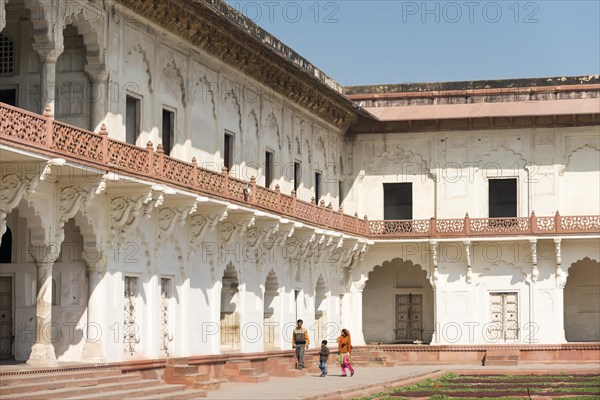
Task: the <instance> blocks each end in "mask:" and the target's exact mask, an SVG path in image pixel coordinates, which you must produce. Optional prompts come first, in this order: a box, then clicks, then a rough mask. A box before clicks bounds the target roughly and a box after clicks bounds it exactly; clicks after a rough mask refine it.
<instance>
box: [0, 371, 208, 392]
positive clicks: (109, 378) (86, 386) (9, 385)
mask: <svg viewBox="0 0 600 400" xmlns="http://www.w3.org/2000/svg"><path fill="white" fill-rule="evenodd" d="M203 397H206V391H205V390H188V389H187V388H186V386H185V385H167V384H165V383H163V382H161V381H160V380H158V379H143V378H142V376H141V375H140V373H130V374H122V373H121V371H120V370H110V369H104V370H103V369H94V370H91V369H88V370H81V371H64V370H62V371H61V370H57V371H52V372H44V373H31V374H23V375H3V376H0V398H1V399H2V400H19V399H23V400H25V399H27V400H30V399H31V400H36V399H40V400H41V399H70V398H76V399H81V400H88V399H89V400H93V399H96V400H100V399H102V400H105V399H118V400H123V399H127V398H136V399H182V400H187V399H199V398H203Z"/></svg>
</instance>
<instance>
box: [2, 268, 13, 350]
mask: <svg viewBox="0 0 600 400" xmlns="http://www.w3.org/2000/svg"><path fill="white" fill-rule="evenodd" d="M12 285H13V282H12V277H10V276H0V359H6V358H13V356H14V355H13V349H12V348H13V346H12V343H13V338H14V336H13V286H12Z"/></svg>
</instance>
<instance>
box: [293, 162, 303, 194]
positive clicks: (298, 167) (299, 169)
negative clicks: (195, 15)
mask: <svg viewBox="0 0 600 400" xmlns="http://www.w3.org/2000/svg"><path fill="white" fill-rule="evenodd" d="M300 179H302V166H301V165H300V163H299V162H295V163H294V190H295V191H296V193H298V188H299V187H300Z"/></svg>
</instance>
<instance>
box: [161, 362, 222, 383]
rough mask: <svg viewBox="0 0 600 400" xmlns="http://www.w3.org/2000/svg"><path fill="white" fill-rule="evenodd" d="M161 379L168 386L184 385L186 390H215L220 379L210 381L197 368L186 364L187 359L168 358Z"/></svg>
mask: <svg viewBox="0 0 600 400" xmlns="http://www.w3.org/2000/svg"><path fill="white" fill-rule="evenodd" d="M163 378H164V380H165V382H166V383H168V384H181V385H185V387H186V388H188V389H200V390H217V389H219V388H220V387H221V383H222V382H223V380H222V379H211V377H210V376H209V374H207V373H201V372H198V367H197V366H191V365H189V364H188V359H187V358H169V359H168V360H167V365H166V367H165V371H164V375H163Z"/></svg>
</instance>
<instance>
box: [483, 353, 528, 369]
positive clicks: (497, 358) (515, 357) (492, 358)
mask: <svg viewBox="0 0 600 400" xmlns="http://www.w3.org/2000/svg"><path fill="white" fill-rule="evenodd" d="M519 353H520V352H519V350H518V349H516V350H514V349H487V350H486V351H485V359H484V360H485V361H484V365H485V366H486V367H488V366H500V365H513V366H514V365H519Z"/></svg>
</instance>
